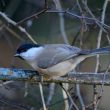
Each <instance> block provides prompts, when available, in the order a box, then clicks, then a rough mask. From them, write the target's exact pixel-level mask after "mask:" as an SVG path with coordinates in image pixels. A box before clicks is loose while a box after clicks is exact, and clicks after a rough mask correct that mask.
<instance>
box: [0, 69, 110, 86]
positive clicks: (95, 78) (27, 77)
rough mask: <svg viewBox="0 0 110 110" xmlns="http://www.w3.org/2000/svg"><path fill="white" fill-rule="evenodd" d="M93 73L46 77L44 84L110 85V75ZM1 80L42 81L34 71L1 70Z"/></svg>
mask: <svg viewBox="0 0 110 110" xmlns="http://www.w3.org/2000/svg"><path fill="white" fill-rule="evenodd" d="M104 75H105V73H99V74H96V73H91V72H76V73H73V72H72V73H69V76H68V77H59V78H54V79H52V78H51V79H47V78H45V77H44V79H43V82H47V83H52V82H54V83H79V84H97V85H101V84H102V82H103V83H104V85H110V73H107V74H106V76H105V79H104V78H103V77H104ZM32 76H33V78H31V77H32ZM0 80H6V81H8V80H14V81H29V82H31V83H38V82H40V81H41V77H40V75H39V74H38V73H37V72H35V71H32V70H22V69H10V68H0Z"/></svg>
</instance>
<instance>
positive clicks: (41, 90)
mask: <svg viewBox="0 0 110 110" xmlns="http://www.w3.org/2000/svg"><path fill="white" fill-rule="evenodd" d="M39 88H40V94H41V99H42V104H43V110H47V108H46V104H45V100H44V94H43V88H42V84H41V83H39Z"/></svg>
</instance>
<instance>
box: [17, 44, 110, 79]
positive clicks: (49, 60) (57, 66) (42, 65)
mask: <svg viewBox="0 0 110 110" xmlns="http://www.w3.org/2000/svg"><path fill="white" fill-rule="evenodd" d="M97 54H101V55H102V54H110V46H108V47H103V48H99V49H93V50H82V49H80V48H78V47H74V46H70V45H66V44H45V45H41V44H23V45H21V46H20V47H19V48H18V49H17V51H16V54H15V57H19V58H21V59H23V60H25V61H27V62H28V63H29V64H30V65H31V66H32V67H33V69H34V70H36V71H38V72H39V73H41V74H43V75H48V76H49V77H59V76H63V75H66V74H68V73H69V72H70V71H72V70H74V69H75V67H76V66H77V65H78V64H79V63H80V62H82V61H83V60H84V59H86V58H88V57H91V56H95V55H97Z"/></svg>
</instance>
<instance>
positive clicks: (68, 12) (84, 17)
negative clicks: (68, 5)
mask: <svg viewBox="0 0 110 110" xmlns="http://www.w3.org/2000/svg"><path fill="white" fill-rule="evenodd" d="M46 12H47V13H66V14H68V15H71V16H73V17H76V18H79V19H87V20H91V21H94V22H96V21H97V22H98V23H99V24H100V25H102V26H103V27H104V28H107V29H110V26H108V25H107V24H104V23H102V22H101V21H99V20H98V19H96V18H95V19H94V18H90V17H87V16H80V15H77V14H75V13H73V12H71V11H69V10H68V9H67V10H60V11H59V10H47V11H46Z"/></svg>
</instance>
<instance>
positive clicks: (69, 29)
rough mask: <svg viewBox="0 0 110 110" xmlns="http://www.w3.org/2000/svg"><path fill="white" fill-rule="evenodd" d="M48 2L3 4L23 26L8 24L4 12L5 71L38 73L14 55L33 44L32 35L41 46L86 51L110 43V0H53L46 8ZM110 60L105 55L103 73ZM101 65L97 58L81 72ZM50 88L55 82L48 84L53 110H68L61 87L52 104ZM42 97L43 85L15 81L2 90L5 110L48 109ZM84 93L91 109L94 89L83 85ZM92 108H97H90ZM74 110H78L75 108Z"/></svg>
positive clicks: (0, 25) (105, 104)
mask: <svg viewBox="0 0 110 110" xmlns="http://www.w3.org/2000/svg"><path fill="white" fill-rule="evenodd" d="M45 1H46V0H0V11H1V12H2V13H4V14H5V15H6V16H7V17H9V18H10V19H11V20H13V21H14V22H16V23H17V24H16V25H12V24H13V23H12V24H11V23H10V22H9V21H10V20H4V18H3V15H2V14H0V67H8V68H23V69H32V68H31V67H30V66H29V65H28V64H27V63H25V62H24V61H22V60H20V59H15V58H14V57H13V55H14V54H15V52H16V49H17V48H18V46H19V45H20V44H22V43H27V42H32V40H31V39H30V38H29V37H27V35H26V33H29V34H30V35H31V37H32V38H33V39H34V40H35V41H36V42H37V43H40V44H47V43H52V44H53V43H55V44H57V43H68V44H70V45H74V46H77V47H80V48H82V49H93V48H97V47H98V44H100V47H104V46H108V45H110V37H109V35H110V27H109V25H110V2H109V1H108V0H97V1H96V0H87V1H86V0H47V1H46V4H45ZM105 2H106V3H105ZM104 4H105V7H104ZM44 9H45V11H44V12H42V13H40V14H39V15H38V16H36V13H39V12H41V11H42V10H44ZM104 9H105V10H106V11H105V15H104V18H105V19H104V23H105V24H107V25H104V23H103V22H102V23H101V20H102V18H101V17H102V13H103V10H104ZM91 13H92V14H91ZM30 16H31V17H30ZM94 16H95V18H96V19H97V20H96V19H95V18H94ZM29 17H30V18H29ZM27 18H29V19H27ZM19 26H21V27H23V28H24V29H25V30H26V33H24V32H22V30H20V29H19ZM101 31H102V32H101ZM99 36H100V37H99ZM100 39H101V40H100ZM109 61H110V55H106V56H101V57H100V66H99V69H98V71H105V70H106V68H107V65H108V63H109ZM95 67H96V58H89V59H87V60H85V61H84V62H82V63H81V64H80V65H79V66H78V68H77V71H80V72H84V71H86V72H88V71H89V72H94V71H95ZM70 86H71V87H73V88H72V89H71V91H70V92H71V95H72V98H73V99H74V101H75V102H76V104H77V105H78V106H79V108H80V110H81V109H82V108H81V105H80V103H79V101H78V96H77V92H76V87H75V85H72V84H71V85H70ZM50 88H51V86H50V85H49V84H46V85H44V86H43V89H44V96H45V100H46V103H48V104H47V105H48V109H49V110H56V109H58V110H59V109H60V110H65V106H64V105H65V104H64V99H63V95H62V90H61V88H60V87H59V86H58V85H55V90H53V94H52V99H51V100H50V101H49V99H48V97H49V91H52V90H51V89H50ZM97 91H100V86H97ZM109 92H110V88H109V87H104V92H103V96H102V99H101V101H100V103H99V106H98V110H109V108H110V104H109V99H110V95H109ZM39 94H40V93H39V87H38V85H36V84H33V85H32V84H27V83H26V84H25V83H23V82H12V83H9V84H7V85H6V87H4V86H1V87H0V110H39V109H41V108H42V101H41V97H40V95H39ZM80 94H81V96H82V99H83V102H84V105H85V106H87V105H89V104H90V103H91V102H92V101H93V86H92V85H91V86H90V85H80ZM92 109H93V108H92V106H90V107H88V108H87V110H92ZM71 110H75V109H74V107H72V108H71ZM83 110H84V109H83Z"/></svg>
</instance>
